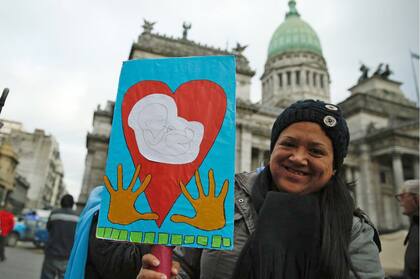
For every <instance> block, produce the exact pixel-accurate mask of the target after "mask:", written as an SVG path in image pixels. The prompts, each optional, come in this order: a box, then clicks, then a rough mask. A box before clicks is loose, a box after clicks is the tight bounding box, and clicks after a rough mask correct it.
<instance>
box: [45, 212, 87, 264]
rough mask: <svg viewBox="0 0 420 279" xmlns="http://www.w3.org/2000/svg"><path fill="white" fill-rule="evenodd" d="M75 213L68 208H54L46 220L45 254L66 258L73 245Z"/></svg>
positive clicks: (77, 218)
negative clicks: (46, 238) (46, 239)
mask: <svg viewBox="0 0 420 279" xmlns="http://www.w3.org/2000/svg"><path fill="white" fill-rule="evenodd" d="M78 221H79V216H78V215H77V213H76V212H75V211H74V210H72V209H70V208H60V209H55V210H53V211H52V212H51V215H50V217H49V218H48V222H47V230H48V241H47V244H46V245H45V256H46V257H49V258H54V259H57V260H67V259H68V258H69V257H70V252H71V248H72V247H73V241H74V234H75V231H76V225H77V222H78Z"/></svg>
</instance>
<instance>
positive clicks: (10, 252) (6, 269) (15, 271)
mask: <svg viewBox="0 0 420 279" xmlns="http://www.w3.org/2000/svg"><path fill="white" fill-rule="evenodd" d="M6 258H7V260H6V261H5V262H1V263H0V278H4V279H9V278H10V279H21V278H22V279H23V278H25V279H39V277H40V274H41V266H42V261H43V259H44V252H43V251H42V250H40V249H36V248H35V247H34V246H33V245H32V243H19V244H18V246H17V247H15V248H10V247H6Z"/></svg>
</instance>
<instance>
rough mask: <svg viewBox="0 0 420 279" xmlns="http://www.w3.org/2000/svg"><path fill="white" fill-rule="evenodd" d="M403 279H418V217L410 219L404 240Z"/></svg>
mask: <svg viewBox="0 0 420 279" xmlns="http://www.w3.org/2000/svg"><path fill="white" fill-rule="evenodd" d="M404 244H407V250H406V251H405V258H404V278H407V279H418V278H419V216H418V215H417V216H413V217H411V225H410V230H409V231H408V235H407V237H406V239H405V242H404Z"/></svg>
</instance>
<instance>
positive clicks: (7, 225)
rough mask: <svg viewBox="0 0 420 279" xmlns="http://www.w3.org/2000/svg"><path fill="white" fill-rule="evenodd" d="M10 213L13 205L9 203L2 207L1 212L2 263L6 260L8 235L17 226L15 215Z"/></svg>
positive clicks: (0, 256)
mask: <svg viewBox="0 0 420 279" xmlns="http://www.w3.org/2000/svg"><path fill="white" fill-rule="evenodd" d="M10 211H11V205H10V204H9V203H6V205H4V206H2V207H1V210H0V262H4V261H5V260H6V256H5V254H4V246H5V245H6V239H7V235H8V234H9V233H10V232H11V231H12V230H13V227H14V225H15V220H14V216H13V213H11V212H10Z"/></svg>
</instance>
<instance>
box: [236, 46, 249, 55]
mask: <svg viewBox="0 0 420 279" xmlns="http://www.w3.org/2000/svg"><path fill="white" fill-rule="evenodd" d="M247 47H248V45H241V44H240V43H236V47H234V48H232V51H233V53H234V54H236V55H241V54H242V52H243V51H244V50H245V49H246V48H247Z"/></svg>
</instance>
